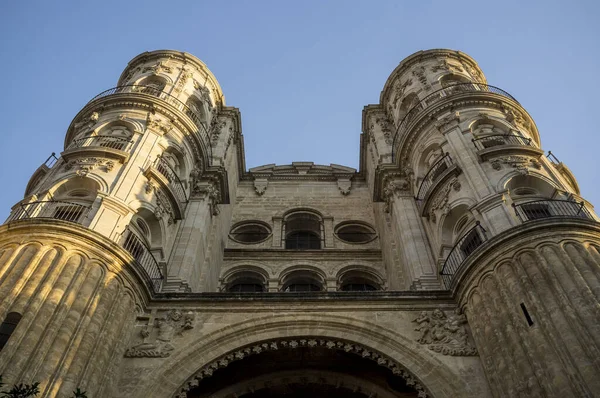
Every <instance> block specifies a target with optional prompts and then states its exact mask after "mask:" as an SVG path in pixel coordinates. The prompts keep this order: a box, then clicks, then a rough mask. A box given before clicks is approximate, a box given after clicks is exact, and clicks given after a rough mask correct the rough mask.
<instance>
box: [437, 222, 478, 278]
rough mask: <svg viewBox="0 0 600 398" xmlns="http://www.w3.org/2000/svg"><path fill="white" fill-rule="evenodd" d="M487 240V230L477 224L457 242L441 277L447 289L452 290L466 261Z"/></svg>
mask: <svg viewBox="0 0 600 398" xmlns="http://www.w3.org/2000/svg"><path fill="white" fill-rule="evenodd" d="M486 240H487V236H486V231H485V229H484V228H483V227H482V226H481V225H480V224H479V222H477V224H475V226H474V227H473V228H471V229H470V230H469V231H467V233H465V234H464V235H463V236H461V237H460V239H459V240H458V241H457V242H456V244H455V245H454V247H453V248H452V250H451V251H450V254H448V257H446V261H444V265H442V270H441V271H440V275H441V276H442V280H443V281H444V285H445V286H446V288H447V289H450V288H451V286H452V282H453V280H454V275H456V273H457V272H458V271H459V270H460V267H461V266H462V265H463V263H464V262H465V260H466V259H467V258H468V257H469V255H471V253H473V252H474V251H475V250H476V249H477V248H478V247H479V246H481V245H482V244H483V243H484V242H485V241H486Z"/></svg>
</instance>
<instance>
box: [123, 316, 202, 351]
mask: <svg viewBox="0 0 600 398" xmlns="http://www.w3.org/2000/svg"><path fill="white" fill-rule="evenodd" d="M194 320H195V314H194V313H193V312H192V311H189V312H187V313H186V314H183V313H182V312H181V311H180V310H171V311H169V312H167V313H166V314H165V315H164V316H162V317H159V318H156V319H155V320H154V324H153V325H152V326H151V327H150V328H148V327H145V328H143V329H142V330H141V331H140V336H141V338H142V341H141V343H139V344H136V345H134V346H132V347H130V348H128V349H127V350H126V351H125V357H127V358H143V357H145V358H165V357H168V356H169V355H171V352H172V351H173V350H174V349H175V347H174V346H173V344H172V342H173V338H174V337H176V336H181V335H182V334H183V332H184V331H186V330H190V329H193V328H194Z"/></svg>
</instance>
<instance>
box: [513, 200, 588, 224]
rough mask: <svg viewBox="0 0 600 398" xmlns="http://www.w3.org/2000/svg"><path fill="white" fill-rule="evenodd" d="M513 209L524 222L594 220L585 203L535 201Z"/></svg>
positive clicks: (521, 204) (515, 206) (515, 205)
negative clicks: (567, 219)
mask: <svg viewBox="0 0 600 398" xmlns="http://www.w3.org/2000/svg"><path fill="white" fill-rule="evenodd" d="M513 207H514V209H515V213H517V216H518V217H519V219H521V221H522V222H525V221H533V220H539V219H542V218H550V217H567V218H587V219H590V220H592V219H593V217H592V215H591V214H590V212H589V211H588V210H587V209H586V208H585V205H584V203H583V202H573V201H570V200H559V199H545V200H534V201H531V202H525V203H519V204H514V203H513Z"/></svg>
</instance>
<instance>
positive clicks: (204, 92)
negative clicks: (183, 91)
mask: <svg viewBox="0 0 600 398" xmlns="http://www.w3.org/2000/svg"><path fill="white" fill-rule="evenodd" d="M194 88H195V89H196V90H198V92H199V93H200V99H202V101H204V102H206V103H207V104H208V105H209V107H210V108H212V107H213V105H212V101H211V99H210V90H209V89H208V88H207V87H205V86H203V85H201V84H200V83H198V82H197V81H196V80H194Z"/></svg>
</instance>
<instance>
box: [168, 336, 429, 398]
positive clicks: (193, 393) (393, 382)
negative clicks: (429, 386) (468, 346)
mask: <svg viewBox="0 0 600 398" xmlns="http://www.w3.org/2000/svg"><path fill="white" fill-rule="evenodd" d="M216 363H217V365H219V366H220V367H219V368H218V369H215V370H212V371H211V370H210V369H211V367H210V366H209V367H208V369H207V370H208V372H200V373H199V374H198V376H197V377H196V378H194V379H192V381H191V382H190V383H189V384H188V386H187V387H186V388H184V391H182V392H181V393H180V395H179V397H184V396H185V397H187V398H205V397H212V398H233V397H236V398H275V397H288V398H300V397H311V398H364V397H373V396H377V397H379V398H409V397H426V396H427V394H426V392H425V391H424V389H423V388H422V387H421V386H420V385H419V384H418V383H417V382H416V381H415V380H414V379H413V378H411V377H410V376H409V377H407V376H408V375H407V374H406V373H405V372H402V371H399V369H396V368H394V367H393V366H390V365H391V364H390V362H389V360H388V359H386V358H385V357H383V356H382V355H380V354H378V353H375V352H372V351H369V350H366V349H364V348H363V347H359V346H356V345H355V344H351V343H348V342H343V341H333V340H324V339H317V338H315V339H311V338H308V339H292V340H274V341H271V342H268V343H263V344H259V345H254V346H250V347H245V348H242V349H240V350H238V351H237V352H235V353H232V354H230V355H229V356H225V357H224V358H221V359H220V360H219V361H217V362H216ZM225 364H226V365H225ZM393 369H394V370H395V371H394V370H393ZM185 390H187V391H185ZM184 393H185V395H184Z"/></svg>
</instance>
